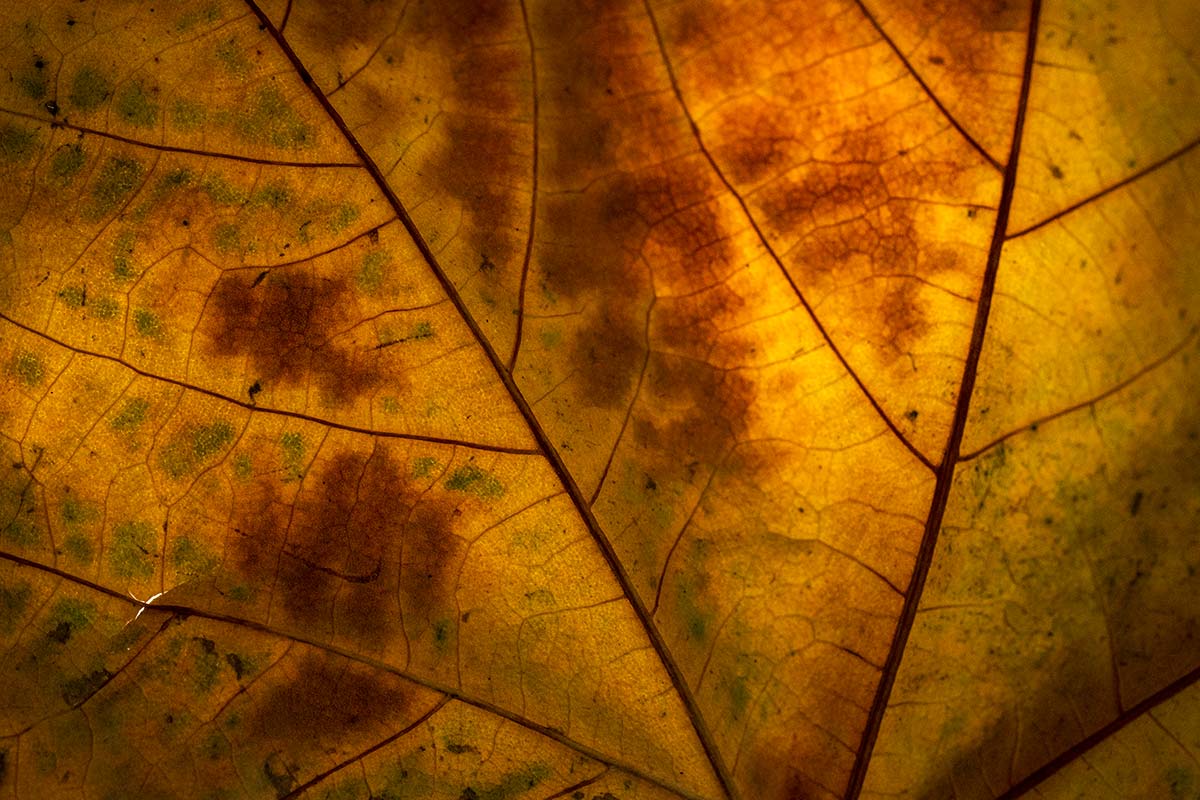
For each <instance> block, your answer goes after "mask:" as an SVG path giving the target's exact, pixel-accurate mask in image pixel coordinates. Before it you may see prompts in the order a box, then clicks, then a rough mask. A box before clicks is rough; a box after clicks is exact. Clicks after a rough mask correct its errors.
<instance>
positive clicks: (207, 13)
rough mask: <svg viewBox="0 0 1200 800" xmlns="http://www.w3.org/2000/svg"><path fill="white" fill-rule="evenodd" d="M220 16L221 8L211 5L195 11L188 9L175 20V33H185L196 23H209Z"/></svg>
mask: <svg viewBox="0 0 1200 800" xmlns="http://www.w3.org/2000/svg"><path fill="white" fill-rule="evenodd" d="M220 18H221V9H220V8H219V7H218V6H215V5H211V6H205V7H204V8H201V9H197V10H195V11H189V12H188V13H186V14H184V15H182V16H181V17H180V18H179V19H177V20H176V21H175V31H176V32H177V33H187V32H188V31H190V30H191V29H192V28H195V27H196V26H197V25H204V24H211V23H213V22H216V21H217V20H219V19H220Z"/></svg>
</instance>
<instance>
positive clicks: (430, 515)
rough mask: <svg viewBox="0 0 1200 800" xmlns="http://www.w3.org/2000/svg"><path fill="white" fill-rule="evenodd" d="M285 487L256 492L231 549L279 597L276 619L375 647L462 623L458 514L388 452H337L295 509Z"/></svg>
mask: <svg viewBox="0 0 1200 800" xmlns="http://www.w3.org/2000/svg"><path fill="white" fill-rule="evenodd" d="M280 487H281V484H280V482H279V480H278V478H277V476H274V475H264V476H263V477H262V478H261V479H260V480H259V481H258V482H257V483H256V484H255V485H254V487H253V489H252V490H251V491H249V492H248V493H247V494H246V497H245V498H244V499H242V500H241V501H240V502H239V504H238V507H237V510H236V514H235V518H234V521H233V526H232V527H233V530H232V533H231V542H230V544H231V553H232V556H233V559H232V564H231V565H230V567H231V571H232V572H233V573H235V574H236V575H238V576H240V577H241V578H243V579H245V580H246V581H247V582H249V583H251V584H252V585H255V586H257V587H260V589H261V591H264V592H270V599H271V607H272V620H273V622H274V621H275V620H276V618H278V619H279V620H280V621H281V622H285V623H287V624H289V625H296V626H300V627H302V628H304V629H305V630H307V631H310V632H313V633H318V634H320V635H322V636H329V635H333V634H334V633H338V634H346V635H348V636H350V637H351V638H353V639H354V640H356V641H358V642H360V643H362V644H363V646H365V647H367V648H369V649H376V648H380V647H382V646H383V645H384V644H386V643H387V642H389V641H392V640H394V639H395V638H396V637H398V636H402V635H408V636H410V637H414V636H417V635H419V634H420V633H421V632H422V631H423V630H425V629H426V628H427V627H428V622H429V620H431V619H435V618H436V619H442V618H446V617H453V616H454V614H453V609H454V602H453V598H452V596H451V591H452V589H453V586H454V577H455V575H456V574H457V570H458V568H459V566H460V565H461V561H462V558H463V555H464V552H465V549H466V544H465V542H464V541H463V540H462V539H461V538H459V537H458V536H457V535H456V534H455V532H454V528H453V525H454V520H455V518H456V516H457V511H456V509H455V507H454V506H453V505H452V500H451V499H450V498H448V497H441V498H439V497H437V496H432V497H431V496H425V495H423V494H421V491H420V488H419V487H418V486H416V485H414V484H413V482H412V481H411V480H410V479H409V477H408V475H407V472H406V470H404V469H403V468H402V467H401V466H400V464H399V463H398V462H397V461H396V460H395V459H394V458H393V457H392V456H391V455H390V453H389V452H388V449H387V447H386V446H385V445H383V444H377V445H376V447H375V449H374V450H372V451H371V452H370V453H369V454H363V453H356V452H343V453H338V454H337V455H334V456H333V457H332V458H330V459H329V460H328V461H327V462H325V463H324V464H323V465H321V466H318V467H317V468H316V469H315V470H314V471H313V472H311V473H310V474H308V475H307V476H305V478H304V482H303V485H302V486H301V487H300V489H299V491H298V494H297V495H296V497H295V499H294V500H291V501H290V502H289V501H288V500H287V499H285V498H284V497H283V496H282V491H281V488H280ZM402 625H404V626H405V628H404V629H402V628H401V626H402Z"/></svg>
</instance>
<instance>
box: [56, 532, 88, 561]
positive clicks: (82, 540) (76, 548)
mask: <svg viewBox="0 0 1200 800" xmlns="http://www.w3.org/2000/svg"><path fill="white" fill-rule="evenodd" d="M62 549H63V552H64V553H66V554H67V556H69V557H70V558H71V560H72V561H75V562H77V563H79V564H90V563H92V558H94V557H95V554H96V553H95V549H94V548H93V547H92V542H91V540H90V539H88V538H87V537H86V536H84V535H82V534H80V533H68V534H67V538H66V539H65V540H64V541H63V545H62Z"/></svg>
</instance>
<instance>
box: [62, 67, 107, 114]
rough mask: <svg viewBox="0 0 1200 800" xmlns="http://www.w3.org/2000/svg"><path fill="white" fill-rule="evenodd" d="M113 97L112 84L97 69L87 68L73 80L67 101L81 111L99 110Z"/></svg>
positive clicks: (79, 72) (82, 69)
mask: <svg viewBox="0 0 1200 800" xmlns="http://www.w3.org/2000/svg"><path fill="white" fill-rule="evenodd" d="M111 95H112V83H110V82H109V80H108V78H106V77H105V76H104V74H103V73H102V72H100V70H98V69H96V68H95V67H90V66H85V67H80V69H79V70H78V71H77V72H76V73H75V77H74V78H72V79H71V91H70V92H69V93H68V94H67V99H68V100H70V101H71V105H73V106H75V107H76V108H78V109H80V110H81V111H91V110H93V109H95V108H99V107H100V106H101V105H103V104H104V102H105V101H106V100H108V98H109V96H111Z"/></svg>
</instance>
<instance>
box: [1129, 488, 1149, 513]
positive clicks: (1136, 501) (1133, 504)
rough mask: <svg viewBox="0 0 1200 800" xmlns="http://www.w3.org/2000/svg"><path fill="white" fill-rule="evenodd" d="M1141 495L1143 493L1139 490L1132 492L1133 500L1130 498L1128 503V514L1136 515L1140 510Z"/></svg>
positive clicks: (1142, 495)
mask: <svg viewBox="0 0 1200 800" xmlns="http://www.w3.org/2000/svg"><path fill="white" fill-rule="evenodd" d="M1143 497H1145V495H1144V494H1142V492H1141V490H1138V491H1136V492H1134V493H1133V500H1131V501H1130V503H1129V516H1131V517H1136V516H1137V515H1138V511H1140V510H1141V508H1142V498H1143Z"/></svg>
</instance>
